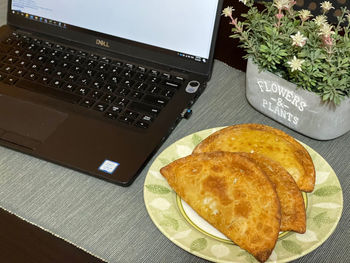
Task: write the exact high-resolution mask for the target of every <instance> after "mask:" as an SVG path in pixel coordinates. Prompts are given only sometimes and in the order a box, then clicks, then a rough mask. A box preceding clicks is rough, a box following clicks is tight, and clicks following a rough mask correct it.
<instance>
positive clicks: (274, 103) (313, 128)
mask: <svg viewBox="0 0 350 263" xmlns="http://www.w3.org/2000/svg"><path fill="white" fill-rule="evenodd" d="M239 2H242V3H243V4H245V5H246V6H248V7H249V11H248V12H247V13H244V14H241V16H242V17H243V21H238V19H237V18H236V17H235V15H234V9H233V8H232V7H226V8H225V9H224V10H223V13H222V14H223V15H224V16H225V17H228V18H229V19H230V24H232V26H233V28H232V32H233V34H232V36H231V37H232V38H238V39H239V42H240V47H242V48H244V50H245V51H246V56H245V58H248V64H247V72H246V95H247V99H248V101H249V103H250V104H251V105H252V106H253V107H255V108H256V109H257V110H259V111H260V112H262V113H264V114H266V115H268V116H269V117H271V118H273V119H275V120H277V121H279V122H280V123H282V124H284V125H286V126H288V127H290V128H292V129H294V130H296V131H298V132H300V133H302V134H305V135H307V136H309V137H312V138H315V139H320V140H328V139H333V138H336V137H338V136H340V135H342V134H344V133H346V132H347V131H349V130H350V98H349V97H350V12H349V10H348V9H347V8H342V9H341V14H340V15H339V16H338V17H337V20H338V23H337V24H334V25H331V24H329V23H328V22H327V16H326V14H327V12H329V10H331V9H332V8H333V6H332V4H331V3H330V2H329V1H324V2H322V3H321V4H320V7H321V10H322V14H320V15H318V16H313V14H312V13H311V12H310V11H309V10H299V11H296V10H295V9H294V8H293V7H294V5H295V3H296V2H295V1H291V0H274V1H271V2H264V3H262V5H263V7H264V8H263V9H258V7H257V6H255V5H254V1H253V0H239Z"/></svg>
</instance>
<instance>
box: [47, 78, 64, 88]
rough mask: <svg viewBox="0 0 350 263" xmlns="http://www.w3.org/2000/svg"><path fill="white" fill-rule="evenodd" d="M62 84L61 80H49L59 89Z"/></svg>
mask: <svg viewBox="0 0 350 263" xmlns="http://www.w3.org/2000/svg"><path fill="white" fill-rule="evenodd" d="M62 84H63V82H62V80H60V79H54V80H53V81H51V84H50V85H51V86H52V87H54V88H56V89H59V88H61V86H62Z"/></svg>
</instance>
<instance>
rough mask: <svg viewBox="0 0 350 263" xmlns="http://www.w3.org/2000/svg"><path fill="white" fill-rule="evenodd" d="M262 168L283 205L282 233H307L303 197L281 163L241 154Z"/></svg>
mask: <svg viewBox="0 0 350 263" xmlns="http://www.w3.org/2000/svg"><path fill="white" fill-rule="evenodd" d="M240 154H241V155H243V156H245V157H247V158H249V159H251V160H252V161H253V162H255V163H256V164H257V165H259V166H260V168H262V170H263V171H264V173H265V174H266V175H267V176H268V177H269V179H270V180H271V182H272V183H273V184H274V185H275V188H276V192H277V196H278V199H279V201H280V205H281V227H280V228H281V231H295V232H298V233H301V234H303V233H305V231H306V213H305V204H304V199H303V196H302V194H301V192H300V190H299V188H298V186H297V184H296V183H295V181H294V179H293V177H292V176H291V175H290V174H289V173H288V172H287V171H286V169H284V168H283V167H282V166H281V165H280V164H279V163H277V162H275V161H273V160H271V159H270V158H268V157H265V156H263V155H261V154H257V153H240Z"/></svg>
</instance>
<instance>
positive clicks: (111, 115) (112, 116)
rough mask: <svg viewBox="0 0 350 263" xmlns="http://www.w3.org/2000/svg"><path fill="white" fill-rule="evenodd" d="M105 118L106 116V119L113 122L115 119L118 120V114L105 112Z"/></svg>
mask: <svg viewBox="0 0 350 263" xmlns="http://www.w3.org/2000/svg"><path fill="white" fill-rule="evenodd" d="M105 116H106V117H107V118H110V119H112V120H115V119H117V118H118V116H119V115H118V113H115V112H106V114H105Z"/></svg>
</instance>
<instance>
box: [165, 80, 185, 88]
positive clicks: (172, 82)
mask: <svg viewBox="0 0 350 263" xmlns="http://www.w3.org/2000/svg"><path fill="white" fill-rule="evenodd" d="M161 84H163V85H165V86H168V87H172V88H179V87H180V86H181V84H180V83H178V82H174V81H170V80H165V81H162V83H161Z"/></svg>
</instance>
